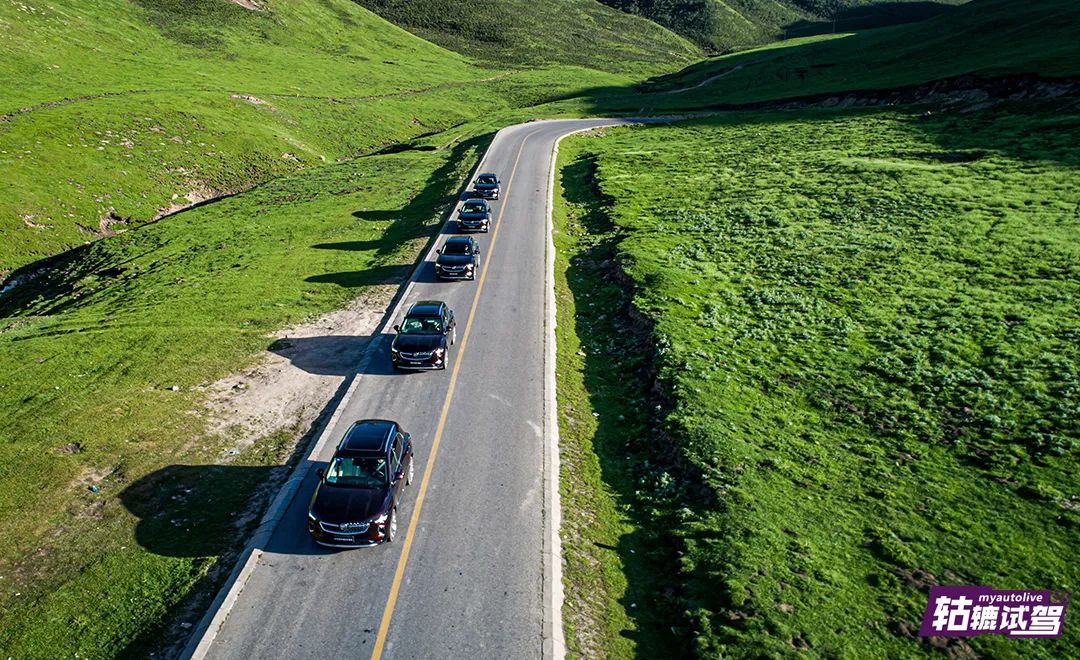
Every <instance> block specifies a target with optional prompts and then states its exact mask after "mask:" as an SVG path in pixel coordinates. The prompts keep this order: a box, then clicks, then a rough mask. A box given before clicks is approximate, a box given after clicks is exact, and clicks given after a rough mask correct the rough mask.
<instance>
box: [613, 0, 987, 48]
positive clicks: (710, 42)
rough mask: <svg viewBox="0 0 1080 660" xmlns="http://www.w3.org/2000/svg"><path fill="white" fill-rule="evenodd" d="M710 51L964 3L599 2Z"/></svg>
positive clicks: (887, 21)
mask: <svg viewBox="0 0 1080 660" xmlns="http://www.w3.org/2000/svg"><path fill="white" fill-rule="evenodd" d="M600 1H601V2H603V3H604V4H606V5H610V6H612V7H616V8H618V9H621V10H623V11H625V12H628V13H632V14H635V15H639V16H644V17H646V18H649V19H651V20H653V21H656V22H657V23H659V24H661V25H665V26H667V27H669V28H671V29H672V30H673V31H675V32H677V33H679V34H682V35H684V36H686V37H687V38H689V39H690V40H692V41H694V42H695V43H697V44H699V45H701V46H702V47H704V48H706V49H708V50H710V51H713V52H726V51H730V50H733V49H737V48H744V47H746V46H751V45H755V44H761V43H765V42H768V41H774V40H776V39H789V38H792V37H806V36H810V35H814V34H823V33H830V32H836V31H841V32H844V31H852V30H864V29H867V28H875V27H882V26H885V25H894V24H898V23H909V22H913V21H919V20H923V19H925V18H929V17H931V16H935V15H937V14H941V13H944V12H947V11H948V10H950V9H951V8H952V5H956V4H960V3H962V2H965V1H966V0H934V1H931V0H673V1H672V0H600Z"/></svg>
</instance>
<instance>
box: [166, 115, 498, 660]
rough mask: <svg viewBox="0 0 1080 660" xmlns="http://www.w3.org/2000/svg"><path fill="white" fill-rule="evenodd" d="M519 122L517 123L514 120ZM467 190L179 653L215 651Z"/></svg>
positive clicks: (200, 655) (199, 655)
mask: <svg viewBox="0 0 1080 660" xmlns="http://www.w3.org/2000/svg"><path fill="white" fill-rule="evenodd" d="M515 126H517V124H515ZM512 128H514V126H507V127H505V128H502V129H500V130H499V131H498V132H497V133H496V134H495V137H493V138H492V139H491V143H490V144H489V145H488V148H487V149H485V150H484V155H483V157H481V158H480V162H478V163H477V164H476V167H475V168H474V169H473V171H472V173H471V174H470V175H469V178H468V179H466V180H465V186H466V188H467V187H468V186H469V184H470V183H471V182H472V181H474V180H475V179H476V175H477V174H479V173H480V172H482V171H483V167H484V163H486V162H487V156H488V151H490V150H491V145H493V144H495V141H496V140H498V139H499V135H500V134H501V133H502V132H503V131H505V130H508V129H512ZM462 192H463V191H462V190H458V201H457V202H455V203H454V205H453V206H451V207H450V210H449V211H448V212H447V214H446V217H445V218H444V220H443V223H442V224H441V225H439V229H438V233H437V234H436V235H435V240H434V241H432V243H431V247H430V248H429V249H428V251H427V252H426V253H425V254H424V258H423V259H421V260H420V261H418V262H417V264H416V268H414V269H413V272H412V274H411V275H410V276H409V283H408V284H407V285H406V286H405V289H404V290H403V291H402V292H401V295H400V296H399V297H398V299H397V302H395V303H394V305H393V308H392V309H391V310H390V311H389V312H388V313H387V314H386V315H385V316H383V318H382V321H380V322H379V325H378V327H376V329H375V335H374V337H373V339H372V340H371V341H370V342H369V343H368V345H367V347H366V348H365V349H364V354H363V355H362V356H361V357H360V360H359V362H357V366H356V370H355V371H354V373H353V374H352V379H353V380H352V383H351V384H350V385H349V389H348V391H346V392H345V395H344V396H343V397H342V398H341V401H340V402H338V405H337V408H336V409H335V410H334V412H333V414H332V415H331V416H330V419H329V420H327V422H326V426H324V427H323V429H322V432H321V433H319V435H318V439H317V441H315V442H314V444H310V443H309V445H308V448H307V449H306V451H307V458H305V459H304V460H302V461H299V462H297V464H296V467H295V468H293V471H292V474H290V475H289V478H288V480H286V482H285V483H284V484H283V485H282V487H281V489H280V490H278V493H277V495H276V496H275V497H274V500H273V502H272V503H271V504H270V507H269V508H268V509H267V511H266V514H265V515H264V516H263V518H262V520H261V521H260V522H259V526H258V527H257V528H256V529H255V533H254V534H253V535H252V537H251V540H250V541H248V543H247V545H246V546H245V547H244V550H243V551H242V552H241V553H240V555H239V558H238V559H237V562H236V565H235V566H234V567H233V570H232V572H231V573H230V574H229V579H228V580H226V582H225V584H224V585H223V586H222V587H221V589H220V590H219V591H218V595H217V597H216V598H214V601H213V602H212V603H211V604H210V607H209V609H207V611H206V614H204V615H203V618H202V620H200V621H199V625H198V626H196V627H195V630H194V631H193V632H192V634H191V637H190V638H189V639H188V642H187V644H186V645H185V646H184V650H183V652H182V653H181V654H180V657H181V658H183V659H189V658H190V659H191V660H203V659H204V658H205V657H206V655H207V653H209V651H210V647H211V645H213V643H214V640H215V639H216V638H217V634H218V631H219V630H221V626H222V625H223V624H224V623H225V620H226V619H227V618H228V617H229V612H230V611H232V608H233V606H234V605H236V601H237V599H238V598H239V597H240V592H242V591H243V590H244V585H246V584H247V581H248V579H249V578H250V577H251V574H252V573H253V572H254V571H255V567H256V566H257V565H258V563H259V559H260V558H261V557H262V554H263V551H262V550H261V548H262V546H264V545H266V543H267V542H268V541H270V537H271V536H273V534H274V530H275V529H277V526H278V523H280V522H281V520H282V518H284V517H285V512H286V511H288V509H289V506H290V505H291V504H292V501H293V499H294V498H295V497H296V494H297V493H299V492H300V487H301V486H302V485H303V483H304V479H306V478H307V475H308V473H309V472H310V471H311V468H312V466H313V465H314V463H315V457H317V456H318V455H319V453H320V452H321V451H322V449H323V447H325V446H326V443H327V442H329V441H330V434H331V433H333V431H334V427H335V426H337V422H338V420H339V419H340V417H341V413H342V412H343V411H344V410H345V408H346V406H347V405H348V403H349V400H350V399H352V396H353V394H354V393H355V392H356V389H357V387H358V386H359V385H360V381H361V376H362V374H363V372H364V370H365V369H366V368H367V367H368V365H369V364H370V363H371V360H372V358H373V357H374V355H375V350H376V349H377V348H378V345H379V344H380V343H381V342H380V341H378V337H380V336H381V335H382V331H383V329H384V328H385V327H386V326H387V324H388V323H390V321H391V320H392V319H395V318H397V317H398V315H399V314H400V313H401V308H402V306H403V305H404V304H405V301H406V300H408V299H409V294H410V293H412V290H413V285H414V284H416V281H417V278H418V277H419V275H420V272H421V270H423V268H424V267H425V266H424V264H425V263H426V262H428V261H431V260H432V255H434V254H435V250H437V249H438V247H439V240H438V237H439V235H440V234H441V233H442V230H443V228H445V227H446V224H447V223H449V222H451V221H452V218H453V215H454V211H456V210H457V208H458V206H460V205H461V201H462V200H461V195H462Z"/></svg>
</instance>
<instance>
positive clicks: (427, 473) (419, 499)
mask: <svg viewBox="0 0 1080 660" xmlns="http://www.w3.org/2000/svg"><path fill="white" fill-rule="evenodd" d="M538 132H539V131H533V132H532V133H529V134H528V135H526V136H525V137H524V138H522V140H521V146H520V147H518V150H517V156H515V158H514V165H513V167H511V168H510V177H509V178H508V179H507V181H506V189H505V190H503V194H502V195H500V197H501V198H502V203H501V204H500V205H499V215H498V217H497V218H495V230H494V231H493V232H492V234H491V245H489V246H488V249H487V258H485V259H484V267H483V269H481V271H480V279H479V280H477V282H476V293H475V294H473V301H472V308H471V309H470V310H469V318H468V319H467V320H466V321H465V332H464V333H462V336H461V348H459V349H458V351H457V354H458V355H457V359H456V360H454V370H453V371H452V372H451V374H450V387H449V388H448V389H447V390H446V399H445V400H444V401H443V406H442V413H441V414H440V415H439V424H438V426H436V427H435V439H434V440H432V442H431V455H430V456H429V457H428V461H427V465H426V466H425V467H424V476H423V477H421V479H420V488H419V489H418V490H417V492H416V504H415V506H414V508H413V513H412V518H411V519H410V520H409V529H408V531H407V532H406V533H405V540H404V541H403V542H402V544H401V556H400V557H398V563H397V568H396V569H395V570H394V581H393V582H392V583H391V584H390V595H389V596H388V597H387V599H386V609H385V610H383V615H382V621H380V622H379V631H378V633H376V635H375V646H374V647H373V648H372V649H371V660H379V658H380V657H382V651H383V645H384V644H386V634H387V631H388V630H389V629H390V619H391V617H392V616H393V614H394V605H396V604H397V598H398V592H399V591H400V590H401V579H402V576H404V575H405V564H406V563H407V562H408V561H409V549H410V548H412V540H413V536H414V533H415V532H416V523H417V521H418V520H420V509H421V508H423V506H424V496H425V494H426V493H427V487H428V482H429V481H430V479H431V471H432V468H433V467H434V466H435V455H436V454H438V452H439V443H440V442H442V436H443V431H444V430H445V428H446V416H447V415H448V414H449V413H450V402H451V400H452V399H453V398H454V386H455V385H456V384H457V377H458V372H459V371H460V370H461V363H462V362H463V361H464V360H463V359H462V358H463V357H464V356H465V347H466V346H468V344H469V333H470V331H471V330H472V322H473V317H474V316H475V315H476V308H477V306H478V303H479V302H480V292H481V291H483V289H484V280H485V279H486V278H487V271H488V266H490V265H491V257H492V255H493V254H494V253H495V241H496V240H497V239H498V238H499V227H500V226H502V216H503V211H505V210H506V200H507V198H509V197H510V186H512V185H513V183H514V174H515V173H516V172H517V167H518V162H519V161H520V160H521V152H522V151H524V150H525V143H526V142H527V141H528V140H529V138H530V137H532V136H533V135H535V134H536V133H538ZM447 357H449V356H447Z"/></svg>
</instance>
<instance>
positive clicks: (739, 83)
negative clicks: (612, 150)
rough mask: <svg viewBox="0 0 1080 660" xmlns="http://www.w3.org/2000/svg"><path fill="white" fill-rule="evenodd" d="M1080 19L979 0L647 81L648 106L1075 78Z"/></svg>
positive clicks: (1077, 10)
mask: <svg viewBox="0 0 1080 660" xmlns="http://www.w3.org/2000/svg"><path fill="white" fill-rule="evenodd" d="M1077 24H1080V6H1078V5H1076V4H1075V3H1062V2H1057V1H1056V0H1033V1H1032V2H1025V3H1024V4H1023V6H1022V7H1018V6H1017V4H1016V3H1014V2H1010V1H1009V0H973V1H972V2H970V3H968V4H966V5H963V6H961V7H958V8H957V9H956V10H955V11H952V12H949V13H948V14H946V15H943V16H939V17H936V18H932V19H929V20H927V21H925V22H922V23H917V24H912V25H900V26H895V27H890V28H883V29H880V30H870V31H867V32H862V33H857V34H848V35H838V36H836V37H824V38H821V37H819V38H811V39H807V40H799V41H796V42H785V43H782V44H775V45H773V46H769V47H765V48H761V49H757V50H750V51H746V52H742V53H739V54H736V55H729V56H725V57H719V58H715V59H710V60H707V61H704V62H701V63H699V64H695V65H692V66H690V67H688V68H687V69H685V70H684V71H681V72H679V73H677V74H674V75H669V76H664V77H662V78H660V79H659V80H657V81H654V83H653V84H651V85H649V86H647V87H646V91H647V92H649V94H647V98H649V102H648V105H649V107H652V108H656V109H659V108H664V109H669V110H670V109H678V108H689V109H697V108H702V107H707V106H709V105H720V104H739V103H753V102H760V101H769V100H776V99H783V98H792V97H799V96H807V95H815V94H826V93H834V92H844V91H852V90H884V89H890V88H894V87H900V86H905V85H916V84H920V83H925V82H930V81H934V80H939V79H943V78H949V77H955V76H960V75H969V74H971V75H978V76H984V77H992V76H1001V75H1016V74H1038V75H1042V76H1046V77H1061V76H1075V75H1080V57H1077V47H1076V45H1075V43H1076V42H1075V38H1074V32H1075V30H1074V27H1075V26H1076V25H1077ZM681 90H686V91H681ZM641 102H642V100H641V99H635V100H634V102H633V103H627V104H626V106H627V107H629V106H631V105H633V104H634V103H641ZM638 107H640V106H638Z"/></svg>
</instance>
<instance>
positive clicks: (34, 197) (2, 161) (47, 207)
mask: <svg viewBox="0 0 1080 660" xmlns="http://www.w3.org/2000/svg"><path fill="white" fill-rule="evenodd" d="M259 6H261V7H262V8H261V9H259V10H251V9H247V8H245V7H242V6H240V5H238V4H236V3H233V2H230V1H229V0H197V1H194V2H186V1H184V2H181V1H179V0H139V1H138V2H122V3H116V2H107V1H105V0H72V2H67V3H64V4H63V5H54V4H53V5H50V4H37V3H29V4H27V3H22V4H18V3H3V4H2V5H0V28H2V29H0V52H2V53H3V55H4V57H2V58H0V89H3V90H4V92H3V94H2V95H0V141H2V149H0V177H3V180H4V181H5V182H6V184H7V190H8V194H7V195H5V196H4V198H3V199H2V200H0V228H2V230H3V232H4V236H5V237H6V238H7V239H8V240H6V241H4V243H3V245H2V246H0V276H4V275H7V274H10V273H11V271H12V270H14V269H17V268H19V267H21V266H24V265H26V264H29V263H32V262H34V261H37V260H39V259H42V258H46V257H50V256H53V255H55V254H57V253H59V252H61V251H63V250H65V249H68V248H71V247H74V246H77V245H81V244H82V243H84V242H86V241H90V240H94V239H96V238H99V237H101V236H105V235H109V234H112V233H115V232H116V231H120V230H123V229H126V228H132V227H135V226H139V225H141V224H144V223H146V222H150V221H152V220H154V219H155V218H157V217H159V216H161V215H162V214H164V213H168V212H170V211H175V210H176V209H178V208H182V207H184V206H186V205H189V204H191V203H193V202H197V201H202V200H205V199H208V198H214V197H217V196H220V195H222V194H227V193H233V192H237V191H239V190H245V189H248V188H250V187H252V186H253V185H256V184H258V183H261V182H263V181H267V180H269V179H271V178H273V177H275V176H280V175H283V174H288V173H291V172H295V171H297V170H298V169H301V168H304V167H311V166H315V165H320V164H323V163H325V162H332V161H335V160H337V159H341V158H349V157H353V156H356V155H358V154H363V153H368V152H371V151H373V150H377V149H379V148H382V147H385V146H387V145H389V144H393V143H398V142H402V141H406V140H408V139H411V138H413V137H416V136H418V135H422V134H428V133H433V132H438V131H440V130H443V129H445V128H448V127H450V126H453V125H455V124H459V123H461V122H463V121H467V120H470V119H475V118H477V117H479V116H482V115H485V114H486V113H490V112H493V111H496V110H500V109H507V108H513V107H521V106H526V105H532V104H534V103H536V102H539V101H543V100H546V99H549V98H558V97H562V96H566V95H569V94H572V93H574V92H577V91H580V90H582V89H584V88H587V87H591V86H595V85H600V84H626V83H628V82H630V81H632V80H634V79H635V78H636V77H642V76H645V75H648V74H650V73H657V72H661V71H670V70H672V69H675V68H677V67H678V66H679V65H680V64H685V63H687V62H689V61H690V59H691V58H692V57H693V56H694V54H695V52H696V51H695V49H694V48H693V47H692V46H691V45H689V44H688V43H687V42H685V41H683V40H681V39H679V38H678V37H675V36H674V35H672V34H670V33H668V32H666V31H665V30H663V29H661V28H657V27H655V26H652V25H651V24H649V23H648V22H647V21H644V20H641V19H637V18H633V17H622V18H623V20H621V22H616V23H612V24H608V23H606V22H605V27H604V28H603V30H602V33H603V35H604V38H603V39H602V40H599V41H597V42H596V43H595V45H594V51H593V53H594V55H596V57H593V58H592V59H589V60H588V62H584V61H582V63H583V64H588V65H590V66H594V67H596V68H592V69H589V68H583V67H573V68H569V69H565V70H561V71H558V72H555V71H554V69H547V70H539V71H538V70H532V71H521V70H516V71H511V70H508V68H509V67H512V66H514V65H517V64H521V63H522V62H521V61H517V60H514V59H512V58H510V59H508V58H502V59H501V64H502V65H503V68H502V69H501V70H496V69H492V68H485V67H481V66H477V65H475V64H473V63H471V62H469V61H467V60H466V58H464V57H462V56H461V55H459V54H457V53H454V52H452V51H449V50H446V49H443V48H440V47H439V46H436V45H434V44H432V43H429V42H426V41H424V40H422V39H418V38H416V37H415V36H414V35H412V34H410V33H409V32H407V31H405V30H403V29H401V28H398V27H396V26H394V25H392V24H390V23H388V22H386V21H384V20H383V19H381V18H379V17H378V16H376V15H375V14H372V13H371V12H369V11H367V10H365V9H363V8H362V7H360V6H359V5H357V4H356V3H353V2H350V1H348V0H328V1H326V2H315V1H314V0H299V1H295V2H286V1H284V0H273V1H269V2H262V3H261V4H260V5H259ZM604 11H606V12H608V13H611V14H612V15H615V16H616V17H619V15H618V14H617V13H616V12H613V11H611V10H606V9H605V10H604ZM643 29H644V30H645V32H644V34H645V36H644V37H643V36H642V33H641V31H642V30H643ZM650 29H651V32H650V31H649V30H650ZM542 30H543V25H542V24H541V23H539V22H534V23H530V24H528V25H525V24H522V26H521V27H520V29H519V30H518V31H517V32H515V34H514V39H515V40H516V41H519V42H521V43H527V42H535V41H539V40H541V38H542V34H543V31H542ZM650 35H651V36H650ZM620 44H623V45H625V46H626V47H625V48H622V47H621V46H620ZM627 44H628V45H627ZM606 48H611V49H612V52H611V53H609V54H608V55H603V53H604V52H606V51H605V50H604V49H606ZM620 48H622V49H621V50H620ZM631 51H632V52H633V54H634V55H633V57H638V58H639V59H638V60H637V61H635V62H632V63H630V64H627V62H628V61H629V60H631V59H633V57H632V56H631ZM630 70H633V71H635V72H636V73H635V74H634V75H633V76H631V75H628V74H626V73H625V72H626V71H630ZM615 71H622V72H624V73H613V72H615Z"/></svg>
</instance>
